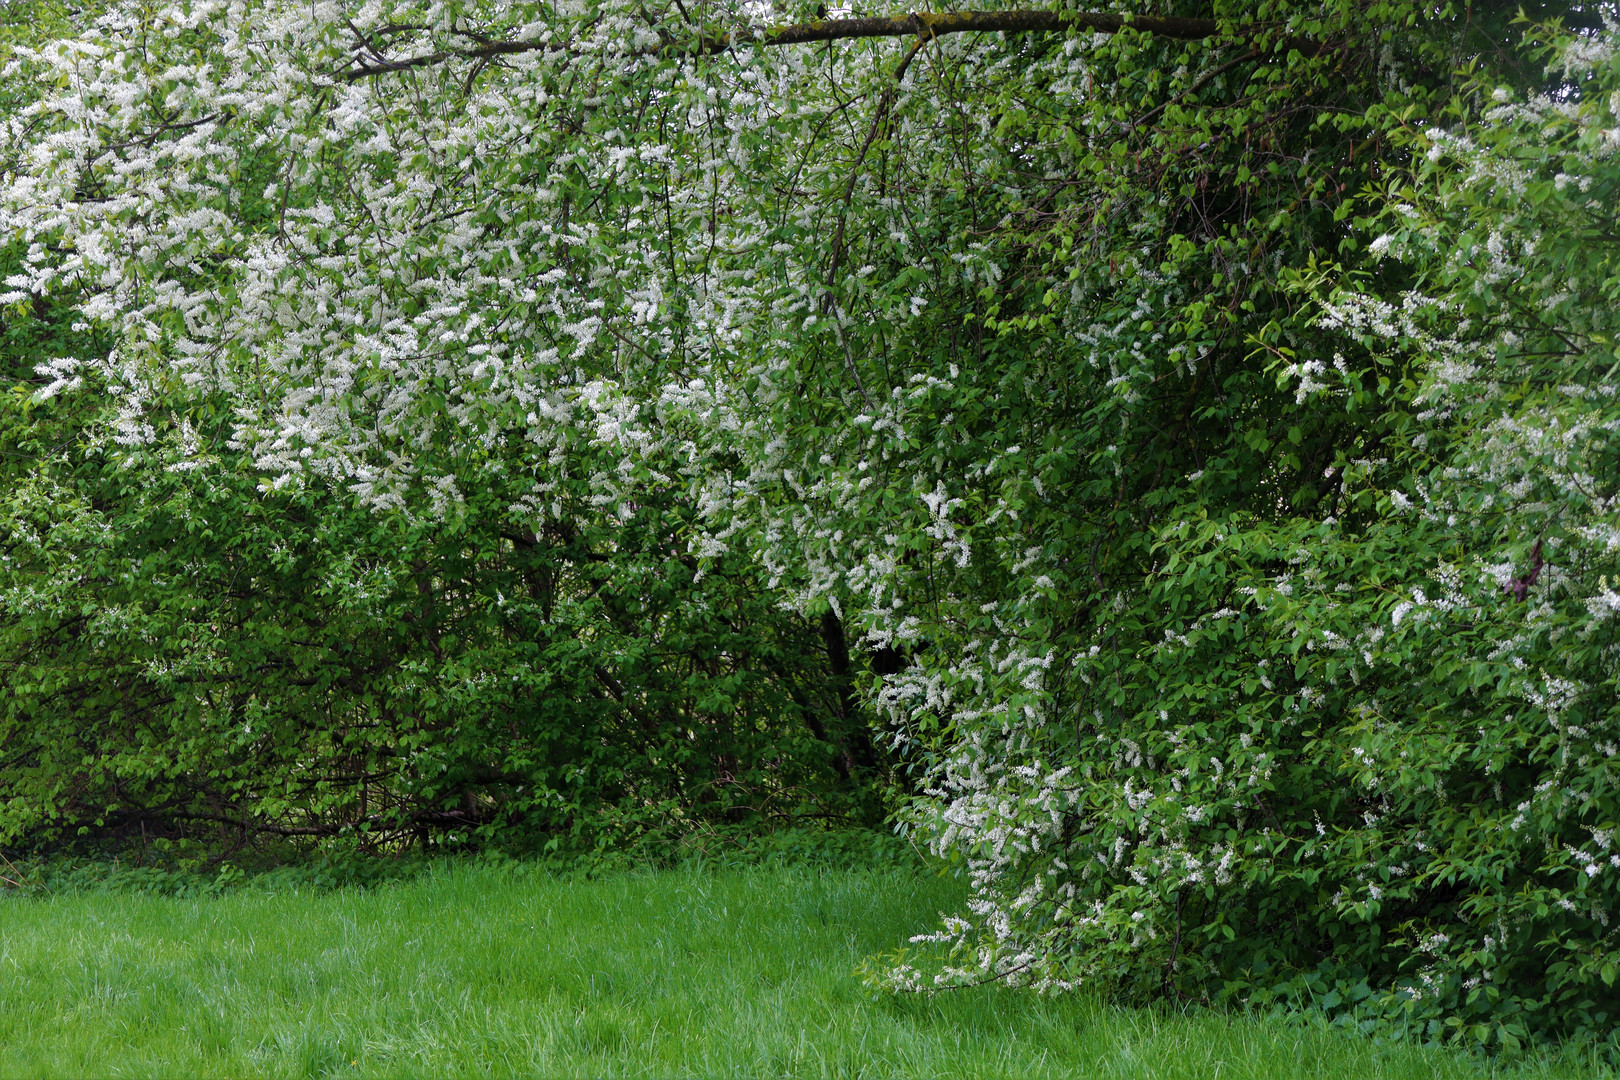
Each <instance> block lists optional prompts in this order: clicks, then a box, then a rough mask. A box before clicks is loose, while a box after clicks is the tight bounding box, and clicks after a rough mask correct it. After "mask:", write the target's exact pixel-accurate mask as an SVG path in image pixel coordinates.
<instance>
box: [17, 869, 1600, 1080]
mask: <svg viewBox="0 0 1620 1080" xmlns="http://www.w3.org/2000/svg"><path fill="white" fill-rule="evenodd" d="M955 899H956V896H955V886H954V885H953V884H952V883H951V882H948V881H940V880H938V879H933V878H927V877H918V876H916V875H914V874H912V873H908V872H903V871H898V870H880V869H871V870H858V871H850V870H833V869H818V868H813V867H796V868H795V867H789V868H780V867H776V868H767V867H760V868H754V869H741V870H719V871H716V870H703V869H697V868H692V869H685V870H674V871H666V872H660V873H620V874H616V875H612V876H608V877H604V878H599V879H595V880H584V879H568V878H562V877H554V876H549V875H547V874H545V873H542V872H538V871H522V870H517V871H514V870H511V869H502V868H500V867H491V866H485V865H481V864H470V863H469V864H459V865H456V864H452V865H448V866H442V867H439V868H437V869H435V870H433V871H432V872H430V873H427V874H425V875H423V876H419V877H417V878H415V879H413V880H408V881H405V882H402V883H398V884H393V885H387V886H382V887H377V888H371V889H345V890H335V891H311V890H309V889H307V888H306V889H303V890H282V891H274V890H273V889H271V888H269V887H263V886H261V887H250V888H246V889H242V890H239V891H233V892H228V893H226V894H225V895H222V896H218V897H202V898H183V899H176V898H173V897H162V896H151V895H128V894H124V895H120V894H117V893H106V892H101V893H82V894H78V895H56V896H49V897H43V898H32V897H15V896H13V898H11V899H5V900H0V1076H3V1077H74V1078H79V1077H124V1076H129V1077H137V1076H162V1077H174V1076H193V1077H215V1076H218V1077H248V1076H274V1077H282V1076H287V1077H305V1076H337V1077H349V1076H354V1077H395V1076H424V1077H426V1076H431V1077H458V1076H477V1077H504V1076H534V1077H587V1076H588V1077H605V1076H652V1077H682V1076H703V1077H732V1076H737V1077H776V1076H782V1077H788V1076H791V1077H919V1078H920V1077H949V1078H951V1080H964V1078H972V1080H977V1078H990V1077H1098V1078H1103V1077H1108V1078H1116V1077H1117V1078H1125V1077H1142V1078H1153V1080H1174V1078H1179V1077H1202V1078H1210V1080H1242V1078H1246V1077H1253V1078H1262V1077H1263V1078H1267V1080H1271V1078H1292V1077H1299V1078H1304V1077H1312V1078H1315V1077H1334V1078H1340V1077H1343V1078H1350V1080H1382V1078H1388V1080H1396V1078H1408V1077H1411V1078H1416V1077H1425V1078H1427V1077H1437V1078H1451V1077H1456V1078H1462V1077H1477V1076H1488V1075H1492V1073H1491V1069H1490V1066H1489V1065H1488V1064H1487V1063H1484V1062H1482V1061H1480V1060H1478V1059H1474V1058H1470V1057H1466V1056H1462V1055H1459V1054H1450V1053H1444V1052H1439V1051H1434V1050H1424V1049H1418V1048H1410V1047H1405V1048H1393V1049H1391V1048H1385V1049H1382V1050H1380V1049H1379V1048H1377V1047H1375V1046H1373V1045H1372V1044H1371V1043H1369V1042H1366V1041H1362V1040H1357V1039H1355V1038H1352V1037H1350V1036H1347V1035H1344V1034H1341V1033H1338V1032H1334V1031H1330V1030H1325V1029H1323V1028H1319V1027H1311V1026H1308V1025H1303V1024H1301V1025H1278V1024H1266V1023H1263V1022H1260V1021H1258V1020H1253V1019H1249V1018H1243V1017H1228V1016H1222V1015H1218V1014H1210V1013H1192V1014H1185V1015H1183V1014H1178V1013H1173V1012H1162V1011H1152V1010H1130V1009H1120V1008H1114V1007H1110V1006H1107V1005H1103V1004H1099V1003H1097V1002H1094V1001H1090V1000H1087V999H1085V998H1082V997H1066V998H1056V999H1038V998H1034V997H1031V996H1029V995H1026V994H1020V993H1016V992H1009V991H1004V990H999V989H996V988H981V989H976V990H970V991H957V992H953V993H948V994H941V995H938V996H935V997H904V998H893V997H883V998H878V997H874V996H873V995H872V994H871V993H870V992H869V991H868V990H866V989H865V988H864V987H863V986H861V984H860V982H859V981H858V980H857V979H856V978H855V977H854V976H853V974H852V972H853V970H854V968H855V967H856V965H857V964H858V963H859V962H860V961H861V960H862V958H864V957H866V956H868V955H870V954H872V953H874V952H877V951H880V950H885V949H889V948H892V947H893V946H894V945H895V944H896V943H897V942H899V941H900V940H902V939H903V938H905V937H906V936H907V935H909V934H912V933H916V932H918V931H919V930H922V929H924V928H927V927H929V925H930V924H931V922H932V921H933V918H934V915H935V913H936V912H937V911H938V910H940V909H941V908H944V907H948V906H950V905H952V904H953V903H954V902H955ZM1498 1075H1512V1076H1516V1077H1524V1078H1526V1080H1528V1078H1532V1077H1537V1078H1539V1077H1547V1078H1550V1077H1582V1076H1595V1075H1598V1074H1597V1073H1596V1072H1595V1071H1593V1072H1587V1071H1582V1070H1580V1069H1579V1068H1578V1067H1576V1066H1574V1065H1572V1064H1570V1063H1567V1062H1558V1061H1553V1060H1550V1059H1548V1060H1538V1061H1533V1062H1530V1063H1528V1064H1521V1065H1519V1066H1517V1067H1515V1068H1514V1069H1512V1070H1511V1071H1510V1072H1504V1073H1501V1074H1498Z"/></svg>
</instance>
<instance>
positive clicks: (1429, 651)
mask: <svg viewBox="0 0 1620 1080" xmlns="http://www.w3.org/2000/svg"><path fill="white" fill-rule="evenodd" d="M1448 10H1449V9H1448ZM846 14H850V15H851V16H852V17H850V18H843V19H839V18H835V19H830V20H825V19H822V20H818V19H812V18H810V16H809V12H808V11H803V12H800V11H798V10H796V9H794V10H775V9H772V8H770V7H768V6H766V5H758V4H746V5H742V6H740V7H731V6H727V5H724V4H704V3H693V2H687V3H681V2H676V3H674V4H673V5H671V6H669V7H667V8H665V7H657V6H654V7H649V6H647V5H645V4H640V3H634V4H632V3H617V2H615V3H575V2H566V3H556V4H532V5H531V4H517V3H478V4H465V5H462V4H413V3H378V2H374V3H366V4H344V3H315V4H310V3H298V4H293V3H287V4H281V3H275V2H264V3H192V4H178V5H172V6H168V7H160V8H156V9H148V8H145V7H141V6H138V5H128V6H122V5H114V6H113V7H111V8H110V9H109V10H108V12H107V14H105V15H104V16H103V17H102V18H101V19H99V20H98V21H97V22H96V23H95V25H94V26H93V27H90V28H87V29H86V30H85V32H84V33H82V34H80V35H78V36H75V37H72V38H66V39H63V40H57V41H52V42H49V43H46V44H40V45H37V46H34V47H31V48H20V49H18V50H16V52H15V55H14V56H13V57H12V58H11V59H10V60H9V62H8V65H7V68H6V78H7V79H8V80H29V81H30V84H31V85H32V86H33V87H34V88H35V89H34V95H35V96H34V99H33V102H32V103H31V104H29V105H27V106H26V107H24V108H21V109H19V110H17V111H16V112H15V114H14V115H11V116H8V117H7V118H6V125H7V126H6V136H5V138H6V145H5V149H4V159H3V160H4V161H5V163H6V164H5V166H4V169H5V173H4V189H3V192H0V229H3V231H4V233H5V235H6V236H8V237H10V238H13V239H14V240H15V241H16V242H19V243H22V244H24V245H26V267H27V268H26V271H25V272H22V273H20V274H18V275H16V276H13V277H12V278H10V279H8V281H7V283H6V293H5V295H4V297H3V298H0V299H3V300H4V302H6V303H11V304H14V303H24V302H28V301H29V300H30V298H32V297H37V296H42V295H49V294H56V293H60V294H64V295H73V296H76V297H79V298H80V299H79V301H78V302H79V307H80V310H81V312H82V317H83V319H84V320H85V322H86V324H87V325H93V326H95V327H99V328H103V329H104V330H105V331H106V332H107V333H109V334H110V335H111V336H112V338H113V339H114V340H115V341H116V344H115V346H114V347H113V348H112V350H111V352H110V354H108V355H105V356H98V355H86V356H64V357H62V358H60V359H57V360H54V361H53V362H52V363H51V364H50V365H48V371H49V381H48V384H47V385H44V386H43V387H42V388H40V389H39V391H38V394H37V397H38V398H39V399H41V400H42V401H43V400H46V399H50V398H52V397H54V396H57V395H71V394H72V393H74V392H76V391H78V390H79V388H80V387H81V382H82V381H83V380H86V379H87V378H88V377H90V376H91V375H92V374H93V376H94V379H93V382H94V384H95V385H96V386H97V387H100V388H104V392H107V393H114V394H116V395H118V400H119V402H120V405H119V409H120V412H119V415H118V417H117V420H116V424H115V428H114V430H112V432H111V437H112V438H114V439H116V440H117V441H118V442H119V444H121V445H127V446H129V447H132V448H134V447H140V446H144V445H150V444H152V443H153V442H165V443H167V444H170V445H172V446H175V447H181V448H182V449H183V450H184V453H182V454H181V460H180V462H179V465H177V467H180V466H183V465H184V463H185V461H187V460H191V461H194V462H195V463H197V465H198V467H202V466H203V465H204V464H206V462H207V460H208V458H209V455H210V453H211V452H212V450H211V448H210V446H209V445H207V443H206V441H204V440H200V439H199V438H198V437H197V436H196V435H195V432H194V431H193V429H192V428H191V427H190V426H188V425H189V423H190V421H189V420H188V415H189V414H188V409H191V408H193V407H194V403H195V402H197V401H200V400H208V401H215V402H220V401H222V402H225V403H226V404H227V406H228V408H229V410H230V416H231V418H232V419H231V423H230V424H229V431H228V438H229V440H230V443H231V445H232V446H234V447H238V448H241V449H244V450H245V451H246V452H248V453H250V454H251V456H252V459H253V461H254V462H255V463H256V466H257V468H258V469H259V470H260V473H261V475H262V477H263V484H264V486H265V487H266V488H267V489H272V490H278V489H279V490H295V489H297V488H298V487H299V486H300V485H303V484H306V483H309V482H311V481H312V480H313V479H316V478H319V479H320V480H322V482H328V483H333V484H337V485H340V486H341V487H342V488H344V489H346V490H348V491H349V492H351V493H352V494H353V495H354V496H355V497H356V498H357V499H358V500H359V501H360V502H362V503H363V504H365V505H367V506H369V507H372V508H375V510H376V511H377V512H379V513H404V514H408V515H415V516H419V517H423V518H426V519H441V520H453V519H455V517H456V516H457V515H458V514H462V513H465V512H467V510H466V507H467V505H468V499H469V496H470V495H471V494H472V493H475V492H481V491H486V490H501V491H507V490H510V491H512V492H513V496H512V498H511V500H510V504H509V505H508V506H507V507H506V509H505V510H504V513H505V515H506V516H507V523H508V524H509V526H510V527H511V528H512V529H513V530H517V531H519V532H520V533H521V534H522V535H529V536H533V535H538V534H539V533H540V532H541V531H543V529H544V528H545V527H546V526H547V523H557V522H563V521H567V520H570V519H571V518H572V517H573V516H574V515H577V514H579V513H581V512H584V511H586V510H588V511H589V512H591V513H602V514H606V515H608V517H609V518H610V519H612V517H613V516H614V515H619V516H620V517H622V518H623V519H624V520H627V521H628V520H629V519H630V518H631V517H632V516H633V514H634V512H635V510H636V508H637V507H639V506H641V505H642V504H643V503H644V502H645V501H646V500H647V499H648V498H650V497H651V495H652V493H655V492H657V493H668V492H671V491H675V492H679V493H680V497H681V498H682V499H683V500H686V502H687V504H688V505H690V506H691V507H692V508H693V509H694V512H695V513H696V514H697V515H698V516H697V519H696V520H697V521H699V522H700V524H699V525H697V526H694V528H693V529H692V530H691V532H690V534H689V535H688V536H686V537H685V543H686V545H687V550H688V552H689V553H690V554H692V555H694V556H696V557H697V558H698V559H700V560H714V559H719V558H722V557H736V556H738V555H746V556H747V558H748V559H750V560H751V561H752V562H753V564H754V565H756V566H757V567H759V571H760V579H761V585H762V587H764V588H768V589H770V590H772V591H773V593H774V595H776V596H778V597H779V598H780V601H781V603H783V604H784V605H788V606H791V607H793V608H795V609H797V610H799V611H801V612H804V613H805V614H807V615H811V616H814V617H825V618H827V619H828V620H830V622H831V624H833V625H838V624H841V626H842V627H847V628H849V629H850V631H851V634H852V637H853V636H861V635H864V637H863V638H862V640H863V642H864V644H865V646H867V647H868V648H871V649H879V648H882V649H887V650H892V652H891V653H890V654H889V655H899V656H901V657H903V658H904V662H903V663H897V664H893V665H890V667H898V668H899V670H898V671H895V670H889V671H887V672H886V673H884V674H876V673H874V674H871V675H870V676H869V677H867V680H866V682H865V684H864V689H866V690H867V691H869V692H870V693H869V700H870V701H871V702H872V703H873V705H874V707H875V708H876V709H877V710H878V715H879V716H880V717H881V728H882V731H883V734H884V737H885V738H886V739H888V740H889V742H890V743H891V744H892V746H893V747H894V748H895V751H896V753H898V754H900V755H901V756H902V759H903V760H904V761H905V762H906V763H907V765H908V767H909V769H910V770H911V772H910V775H911V776H912V777H913V778H914V780H915V782H916V785H917V787H916V791H917V792H918V794H917V795H916V796H915V798H913V799H912V800H911V801H910V802H908V804H907V806H906V808H905V809H904V810H903V811H902V814H901V820H902V821H903V822H904V824H905V825H906V827H907V828H909V829H910V830H912V831H913V833H914V834H915V835H917V836H919V837H921V838H923V839H924V840H926V841H927V843H928V844H929V845H930V846H931V847H932V849H933V850H934V851H935V852H936V853H937V854H938V855H940V856H941V857H943V858H946V859H949V860H953V861H955V862H957V863H958V864H960V865H961V866H963V867H964V868H965V869H966V871H967V872H968V873H969V874H970V875H971V878H972V882H973V886H974V893H973V899H972V900H971V902H970V905H969V911H968V912H966V913H965V917H955V916H953V917H951V918H949V919H947V920H946V922H945V923H944V925H943V928H942V930H941V931H940V933H938V934H935V935H930V936H929V937H930V940H929V941H927V942H918V943H917V944H918V945H919V946H921V947H922V951H921V952H919V953H917V954H915V955H912V954H907V955H902V956H899V957H897V958H895V959H894V960H893V962H892V963H885V964H883V965H878V966H875V967H874V978H876V979H878V980H879V981H882V982H886V983H889V984H892V985H895V986H901V987H916V988H920V987H931V986H949V985H957V984H961V983H970V982H978V981H984V980H987V979H989V980H994V979H1000V980H1003V981H1006V982H1008V983H1011V984H1015V985H1031V986H1034V987H1036V988H1040V989H1061V988H1066V987H1071V986H1075V985H1078V984H1080V983H1082V982H1086V981H1088V980H1092V981H1097V982H1100V983H1102V984H1105V985H1107V986H1109V987H1112V988H1113V989H1116V990H1118V991H1121V992H1125V993H1129V994H1138V995H1154V994H1161V993H1169V994H1171V995H1175V996H1181V997H1194V998H1201V999H1213V998H1222V999H1235V1000H1241V1001H1247V1002H1250V1003H1253V1004H1264V1003H1268V1002H1287V1001H1292V1002H1296V1003H1299V1004H1309V1003H1315V1004H1316V1005H1318V1006H1320V1007H1323V1008H1327V1009H1329V1010H1331V1011H1334V1012H1336V1013H1344V1014H1347V1015H1355V1016H1359V1017H1364V1018H1365V1017H1375V1018H1377V1019H1379V1020H1380V1022H1383V1023H1386V1024H1388V1025H1389V1030H1392V1031H1403V1032H1406V1033H1408V1034H1412V1035H1415V1036H1419V1037H1427V1038H1440V1037H1451V1036H1453V1035H1459V1034H1460V1035H1465V1036H1468V1037H1472V1038H1476V1039H1480V1040H1484V1041H1488V1042H1492V1043H1494V1044H1500V1045H1508V1046H1512V1045H1517V1043H1518V1042H1520V1041H1522V1040H1523V1039H1524V1038H1525V1037H1526V1036H1527V1035H1529V1034H1530V1033H1532V1032H1537V1033H1539V1032H1566V1033H1567V1032H1572V1031H1585V1032H1587V1033H1598V1034H1599V1035H1601V1036H1603V1037H1606V1036H1607V1030H1608V1027H1607V1025H1608V1024H1609V1023H1610V1021H1609V1020H1608V1019H1606V1018H1609V1017H1612V1014H1613V1009H1614V1007H1615V998H1614V995H1613V994H1612V993H1611V987H1612V984H1613V982H1614V978H1615V972H1616V970H1620V951H1617V949H1616V943H1615V940H1614V938H1613V936H1612V933H1620V926H1617V927H1614V928H1611V927H1610V925H1609V922H1610V919H1611V917H1612V915H1611V909H1612V906H1613V898H1614V897H1615V896H1616V895H1617V890H1616V884H1615V883H1616V882H1617V881H1620V869H1617V868H1620V848H1614V849H1613V851H1611V847H1612V841H1613V835H1614V831H1615V829H1616V828H1617V827H1620V816H1617V810H1616V800H1615V790H1614V784H1613V780H1612V767H1611V764H1610V762H1611V760H1612V759H1613V757H1614V755H1615V754H1616V753H1617V747H1620V712H1617V705H1616V698H1615V678H1616V674H1615V673H1616V671H1617V670H1620V653H1617V651H1616V614H1617V612H1620V594H1617V591H1616V590H1617V589H1620V528H1617V521H1620V518H1617V508H1616V504H1615V498H1616V490H1615V489H1616V479H1617V477H1620V460H1617V457H1616V443H1615V430H1616V424H1617V423H1620V406H1617V403H1616V401H1615V399H1614V387H1615V385H1616V382H1615V373H1614V368H1613V365H1614V364H1615V362H1616V358H1617V356H1620V354H1616V353H1615V352H1614V348H1615V341H1616V340H1617V339H1616V337H1615V336H1614V332H1615V324H1614V319H1613V316H1612V314H1611V312H1612V311H1613V310H1614V304H1613V299H1614V296H1615V291H1614V290H1615V287H1616V286H1615V282H1616V281H1617V280H1620V277H1617V276H1616V271H1615V269H1614V263H1613V256H1614V251H1615V247H1614V244H1615V240H1614V236H1615V232H1614V224H1615V222H1614V209H1613V208H1614V207H1615V206H1616V205H1620V192H1617V191H1615V183H1616V179H1617V178H1620V171H1617V169H1616V163H1615V156H1614V154H1615V148H1616V136H1615V134H1614V133H1615V131H1616V130H1617V125H1620V120H1617V119H1616V116H1615V111H1616V102H1615V100H1614V98H1613V97H1612V95H1613V94H1614V93H1615V92H1616V90H1617V88H1620V74H1617V70H1616V62H1615V59H1614V54H1613V51H1612V49H1613V41H1614V36H1613V32H1612V30H1610V31H1590V32H1585V33H1583V34H1581V35H1577V36H1575V37H1573V38H1568V39H1565V38H1556V36H1555V37H1554V38H1552V39H1549V40H1554V41H1555V42H1556V43H1557V49H1559V50H1562V51H1560V52H1557V57H1558V58H1560V59H1559V63H1560V64H1561V65H1562V66H1561V67H1559V68H1558V69H1557V71H1556V72H1555V73H1554V75H1552V76H1549V77H1548V78H1546V79H1544V78H1543V76H1542V73H1541V69H1540V67H1539V65H1537V64H1533V63H1527V64H1524V65H1521V66H1517V67H1514V66H1504V67H1503V68H1501V70H1500V71H1495V72H1492V73H1490V74H1488V75H1481V76H1479V77H1478V79H1477V80H1476V81H1475V82H1473V83H1468V84H1454V83H1453V82H1452V78H1453V76H1452V72H1453V71H1454V70H1455V69H1456V67H1457V65H1458V64H1459V63H1461V62H1462V61H1465V60H1467V59H1469V58H1470V57H1476V58H1477V57H1479V56H1482V55H1485V53H1486V50H1485V48H1484V47H1483V45H1482V42H1488V41H1489V40H1490V35H1493V34H1496V35H1498V39H1499V40H1505V39H1503V38H1501V35H1503V34H1505V33H1506V31H1505V30H1504V29H1503V28H1502V27H1499V26H1492V25H1490V24H1489V22H1488V21H1487V22H1483V23H1481V22H1479V21H1478V20H1477V19H1476V20H1475V21H1474V22H1466V21H1462V19H1461V16H1459V17H1458V20H1457V21H1453V20H1451V19H1450V16H1449V15H1447V14H1445V13H1441V14H1439V15H1437V14H1436V13H1434V12H1432V11H1430V10H1429V9H1427V8H1419V7H1417V6H1410V5H1405V4H1383V3H1378V4H1361V3H1351V2H1343V3H1319V4H1307V3H1300V4H1291V3H1283V4H1271V3H1267V4H1253V5H1248V4H1231V5H1217V6H1216V8H1215V10H1214V11H1213V12H1210V11H1208V10H1207V9H1200V11H1198V12H1196V13H1193V14H1194V15H1196V16H1197V17H1192V16H1190V15H1184V14H1183V13H1182V12H1181V11H1180V10H1179V9H1178V8H1176V7H1175V6H1170V7H1167V8H1162V9H1155V11H1154V12H1152V13H1146V12H1142V13H1131V12H1124V11H1105V12H1095V13H1084V12H1076V11H1070V10H1066V9H1052V10H1040V11H1025V10H1011V9H1008V10H989V11H972V12H937V13H930V12H918V13H898V14H895V15H893V16H892V17H891V16H869V17H854V13H846ZM1576 14H1580V13H1579V12H1576ZM1206 16H1208V17H1206ZM1026 31H1038V32H1026ZM1493 48H1494V46H1493ZM1482 70H1483V69H1482ZM1498 79H1499V80H1500V81H1501V82H1502V83H1503V87H1502V89H1501V91H1500V95H1501V96H1500V100H1499V101H1495V102H1492V101H1491V100H1490V99H1489V98H1488V96H1487V95H1489V94H1490V93H1491V92H1492V91H1494V90H1496V86H1495V83H1494V82H1493V81H1492V80H1498ZM1549 80H1550V81H1549ZM1453 94H1455V95H1457V96H1456V97H1455V99H1453V98H1452V97H1451V95H1453ZM1452 100H1454V105H1453V108H1452V111H1451V112H1449V113H1448V112H1446V111H1445V109H1444V108H1443V107H1442V106H1443V105H1444V104H1445V103H1446V102H1448V101H1452ZM92 369H93V371H92ZM187 440H190V441H189V442H188V441H187ZM187 454H189V455H191V456H190V457H189V458H187V457H186V455H187ZM840 632H842V631H841V630H840Z"/></svg>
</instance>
